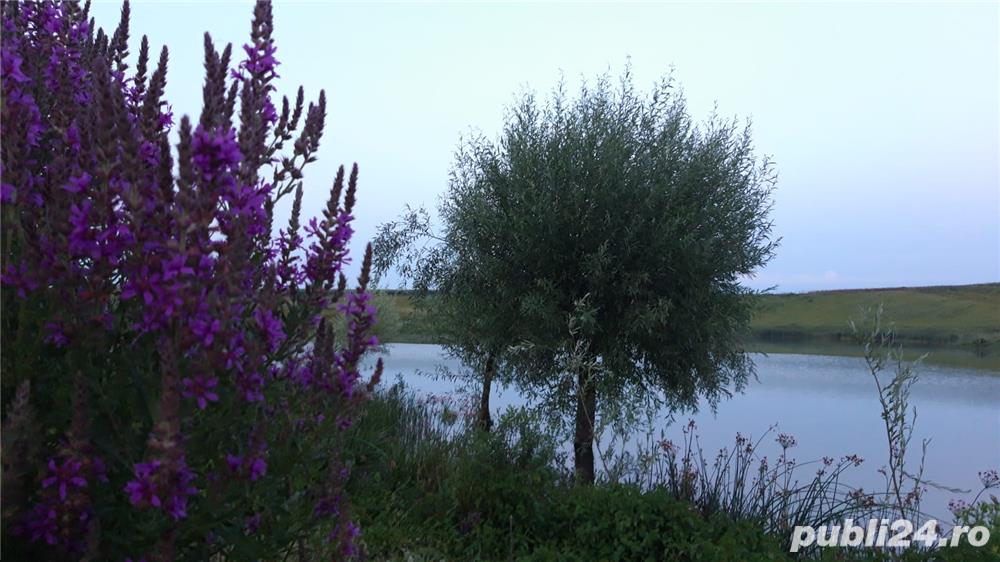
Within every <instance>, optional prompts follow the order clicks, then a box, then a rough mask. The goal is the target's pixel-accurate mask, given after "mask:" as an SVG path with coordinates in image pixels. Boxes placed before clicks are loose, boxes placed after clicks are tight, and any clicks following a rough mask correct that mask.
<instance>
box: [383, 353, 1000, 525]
mask: <svg viewBox="0 0 1000 562" xmlns="http://www.w3.org/2000/svg"><path fill="white" fill-rule="evenodd" d="M382 357H383V359H384V361H385V374H384V376H383V379H382V380H383V381H384V383H383V384H384V385H389V384H392V383H393V382H395V381H396V380H402V381H403V382H404V383H405V384H406V385H407V386H408V387H410V388H412V389H413V390H415V391H416V392H419V393H424V394H436V395H441V394H449V393H455V392H456V391H457V390H458V389H457V386H456V383H455V382H453V381H451V380H447V379H441V378H437V377H435V376H434V373H436V372H440V371H441V370H442V369H449V370H451V371H453V372H457V371H458V370H461V369H462V368H463V366H462V365H461V363H460V362H459V361H457V360H455V359H452V358H449V357H447V356H446V355H445V354H444V353H443V350H442V349H441V347H440V346H436V345H429V344H390V345H388V346H387V352H386V353H385V354H383V355H382ZM753 360H754V362H755V364H756V366H757V373H758V379H759V380H758V381H751V382H750V383H749V384H748V387H747V389H746V391H745V392H744V393H743V394H740V395H735V396H734V397H733V398H732V399H730V400H726V401H723V402H721V403H720V404H719V406H718V409H717V411H716V412H715V413H714V414H713V413H712V412H711V411H710V410H709V409H708V407H707V405H703V407H702V408H701V411H700V412H699V413H697V414H695V415H688V416H685V415H678V416H677V419H676V422H675V423H673V424H668V423H667V419H668V418H667V416H666V413H664V415H663V416H662V417H661V418H660V419H658V421H657V422H656V426H655V427H654V432H655V433H656V434H657V435H659V431H660V430H663V431H664V432H665V433H666V435H667V437H668V438H670V439H672V440H674V441H675V442H680V441H681V437H682V433H681V426H683V425H685V424H686V422H687V421H688V419H694V420H695V422H696V424H697V427H698V435H699V439H700V442H701V445H702V448H703V450H704V451H705V456H706V458H708V460H709V461H711V459H712V458H713V457H714V453H715V452H716V451H717V450H718V449H719V448H721V447H724V446H725V447H730V448H731V446H732V444H733V440H734V438H735V436H736V433H737V432H740V433H742V434H743V435H749V436H751V437H752V438H756V437H758V436H760V435H762V434H764V432H766V431H767V430H768V428H769V427H771V426H772V425H777V426H778V427H777V432H781V433H786V434H791V435H793V436H794V437H795V439H796V441H797V445H796V446H795V447H794V448H793V449H791V451H790V456H791V457H794V458H795V459H797V460H798V461H800V462H804V461H810V460H817V459H820V458H821V457H823V456H830V457H836V458H840V457H841V456H843V455H848V454H857V455H860V456H861V457H862V458H864V459H865V462H864V464H862V465H861V466H860V467H858V468H852V469H849V471H848V472H847V473H846V480H847V481H848V482H849V483H850V484H851V485H852V486H858V487H864V488H865V490H868V491H871V490H873V489H883V487H884V480H883V477H882V476H881V475H880V474H878V472H877V469H878V468H879V467H881V466H883V465H884V464H885V463H886V460H887V452H886V445H885V441H886V438H885V431H884V426H883V422H882V419H881V416H880V409H879V404H878V397H877V392H876V390H875V387H874V382H873V380H872V377H871V374H870V373H869V372H868V370H867V369H866V367H865V364H864V361H863V360H862V359H859V358H855V357H834V356H823V355H795V354H771V355H763V354H754V355H753ZM918 373H919V380H918V381H917V382H916V383H915V384H914V386H913V388H912V391H911V402H912V405H913V406H916V409H917V419H916V424H915V426H916V430H915V432H914V437H913V441H912V442H911V445H910V453H909V454H910V455H911V456H912V459H913V462H914V463H916V462H918V461H919V456H920V441H921V440H922V439H930V440H931V442H930V444H929V446H928V451H927V458H926V463H925V472H924V476H925V478H927V479H929V480H931V481H933V482H937V483H940V484H943V485H946V486H949V487H952V488H963V489H967V490H969V489H971V490H974V491H978V490H979V488H980V483H979V477H978V475H977V473H978V472H979V471H983V470H988V469H1000V376H998V375H1000V373H997V372H990V371H980V370H973V369H960V368H952V367H944V366H937V365H921V366H920V367H919V368H918ZM510 405H515V406H520V405H525V400H524V399H523V398H522V397H521V396H520V395H519V394H518V393H517V392H516V391H515V390H514V389H504V388H498V389H494V392H493V395H492V397H491V406H492V409H493V410H494V412H498V411H500V410H503V409H506V408H507V407H508V406H510ZM494 418H496V415H494ZM777 432H775V433H774V434H773V435H772V436H769V438H768V439H769V442H768V441H765V442H764V443H763V444H762V448H761V451H760V453H761V454H765V455H768V456H769V457H771V458H774V457H775V456H776V455H777V453H779V452H780V447H779V446H778V445H777V443H775V442H774V441H773V437H776V436H777ZM567 449H568V445H567ZM813 468H814V467H806V468H803V469H802V470H803V472H802V473H801V475H800V478H801V479H803V480H805V479H808V478H810V477H811V476H812V472H811V471H812V469H813ZM993 491H994V492H996V490H993ZM952 498H965V499H967V500H968V499H971V498H969V497H968V496H963V495H961V494H955V493H952V492H948V491H943V490H937V489H933V488H932V489H930V490H929V491H928V492H927V495H926V496H925V499H924V502H923V505H922V508H923V510H924V511H925V512H927V513H929V514H930V515H932V516H934V517H936V518H938V519H940V520H942V521H943V522H944V521H950V520H951V514H950V512H949V511H948V509H947V504H948V501H949V499H952Z"/></svg>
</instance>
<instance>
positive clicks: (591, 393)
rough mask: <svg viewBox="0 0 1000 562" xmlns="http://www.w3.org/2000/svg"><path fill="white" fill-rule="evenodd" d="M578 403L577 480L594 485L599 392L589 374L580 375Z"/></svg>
mask: <svg viewBox="0 0 1000 562" xmlns="http://www.w3.org/2000/svg"><path fill="white" fill-rule="evenodd" d="M577 382H578V383H579V386H578V390H577V402H576V433H575V434H574V436H573V460H574V461H575V469H576V479H577V481H578V482H580V483H582V484H586V485H590V484H593V483H594V423H595V421H596V416H597V391H596V390H595V389H594V385H593V384H592V382H591V380H590V375H589V373H583V372H581V373H578V374H577Z"/></svg>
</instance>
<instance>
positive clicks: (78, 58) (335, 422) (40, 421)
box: [0, 1, 378, 560]
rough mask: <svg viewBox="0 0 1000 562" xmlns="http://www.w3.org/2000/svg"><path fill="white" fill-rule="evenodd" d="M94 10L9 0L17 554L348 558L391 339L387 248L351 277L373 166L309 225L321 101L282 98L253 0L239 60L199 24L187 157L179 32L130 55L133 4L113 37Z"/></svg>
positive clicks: (5, 351)
mask: <svg viewBox="0 0 1000 562" xmlns="http://www.w3.org/2000/svg"><path fill="white" fill-rule="evenodd" d="M86 10H87V9H86V7H84V8H81V7H80V6H79V5H78V4H77V3H74V2H33V3H17V2H4V3H3V8H2V16H3V22H2V25H3V41H2V48H3V75H2V83H3V100H2V104H3V105H2V120H3V124H4V142H3V149H2V172H3V177H2V186H0V187H2V189H0V192H2V193H0V198H2V203H3V208H2V213H3V226H2V241H3V244H2V268H3V288H2V295H0V296H2V307H3V308H2V310H3V314H2V320H0V321H2V328H3V341H2V358H3V359H2V361H3V362H2V373H3V377H2V385H3V416H4V425H3V453H4V454H3V460H4V472H3V499H4V505H3V524H4V528H3V555H4V557H5V558H7V557H10V558H17V559H28V558H29V557H33V558H34V559H45V560H59V559H80V558H88V559H100V560H111V559H113V560H123V559H125V558H126V557H140V556H148V557H150V558H154V559H170V560H173V559H178V560H185V559H187V560H206V559H209V558H213V559H237V560H249V559H261V558H263V559H276V558H279V557H283V556H286V555H287V554H289V553H290V552H291V551H292V550H293V549H294V550H296V551H297V552H298V553H299V555H302V556H320V555H322V554H323V553H327V552H338V553H339V554H341V555H350V554H351V553H352V552H353V550H354V546H353V538H354V537H355V536H356V534H357V528H356V526H355V524H354V523H353V522H352V521H351V513H350V509H349V506H348V504H347V502H346V498H345V497H344V493H343V483H344V480H345V477H346V476H347V474H348V472H349V468H350V463H349V462H348V460H347V459H345V458H344V457H343V456H342V455H341V448H340V443H341V435H342V429H344V428H346V427H348V426H349V425H350V424H351V423H352V419H353V417H354V416H355V412H356V410H357V407H358V406H359V404H360V403H361V401H362V400H363V399H364V398H365V396H366V395H367V390H368V389H369V388H370V386H371V384H373V383H374V382H375V380H377V370H378V368H376V377H375V380H372V381H371V382H370V383H369V384H368V385H366V384H365V382H366V381H363V380H361V378H360V371H359V367H358V361H359V359H360V358H361V356H362V354H363V353H364V352H365V351H366V350H367V349H368V348H369V347H370V346H372V345H374V344H375V343H377V342H375V341H374V340H373V339H372V338H370V337H369V333H370V330H371V327H372V325H373V324H374V309H373V308H372V306H371V305H370V303H369V296H368V294H367V293H366V292H365V290H366V285H367V277H368V274H367V272H368V269H369V267H370V251H369V253H368V254H366V257H365V262H364V265H363V268H362V270H363V273H362V275H361V278H360V279H359V282H358V288H357V290H355V291H347V290H346V279H345V278H344V276H343V274H342V273H341V269H342V267H343V265H344V263H345V262H346V261H347V245H348V243H349V241H350V239H351V234H352V230H351V221H352V220H353V217H352V215H351V212H352V207H353V205H354V201H355V190H356V185H357V167H355V168H354V169H353V170H352V172H351V173H350V175H349V177H346V176H345V173H344V170H343V168H341V170H340V173H339V174H338V176H337V179H336V180H335V182H334V186H333V190H332V193H331V195H330V199H329V202H328V204H327V208H326V209H325V211H324V213H323V217H322V218H321V220H316V219H313V220H312V221H310V222H309V224H308V226H306V227H305V228H304V229H301V228H300V223H299V219H300V217H299V214H300V208H301V198H302V188H303V182H302V170H303V168H304V166H305V165H306V164H307V163H310V162H312V161H314V160H315V158H316V157H315V154H316V151H317V149H318V147H319V141H320V137H321V135H322V131H323V122H324V118H325V112H326V104H325V98H324V95H323V94H322V93H321V94H320V96H319V100H318V101H317V102H315V103H309V104H308V106H305V105H304V100H303V92H302V89H301V88H300V89H299V92H298V96H297V97H296V99H295V100H294V101H293V102H291V103H289V101H288V99H287V98H285V99H282V101H281V106H280V110H279V109H278V108H277V106H276V105H275V103H274V102H273V101H272V92H273V90H274V85H273V80H274V78H275V77H276V76H277V75H276V73H275V67H276V66H277V64H278V62H277V60H276V59H275V52H276V49H275V45H274V41H273V40H272V38H271V31H272V27H273V22H272V17H271V8H270V5H269V4H268V3H267V2H263V1H261V2H258V3H257V5H256V6H255V8H254V12H253V23H252V26H251V37H250V41H249V42H248V43H247V44H246V45H244V47H243V51H244V52H245V57H244V59H243V60H242V61H241V62H240V63H239V64H238V65H237V66H236V67H235V68H233V69H230V68H229V67H230V59H231V55H232V48H231V45H229V46H226V47H225V48H224V49H222V51H221V52H220V51H218V50H216V48H215V46H214V45H213V43H212V41H211V38H210V37H209V36H208V35H207V34H206V36H205V70H206V79H205V86H204V92H203V99H204V108H203V110H202V113H201V116H200V119H198V120H197V122H192V121H191V120H189V119H188V117H186V116H185V117H183V118H182V119H181V120H180V125H179V128H178V130H177V138H178V139H179V142H178V144H177V146H176V151H174V150H172V148H171V146H170V144H169V142H168V136H169V135H170V134H171V133H170V131H171V128H172V124H173V115H172V113H171V112H170V109H169V105H167V102H166V101H165V100H164V99H163V92H164V87H165V84H166V79H167V60H168V53H167V50H166V48H164V49H163V50H162V52H161V54H160V56H159V59H158V62H155V64H152V65H151V63H152V62H153V61H152V59H151V58H150V48H149V43H148V40H147V39H146V38H145V37H143V39H142V43H141V47H140V50H139V53H138V57H137V60H136V65H135V69H134V72H132V71H130V69H129V62H128V61H129V51H128V48H129V47H128V40H129V11H130V8H129V5H128V4H127V3H126V4H125V5H124V6H123V8H122V19H121V22H120V23H119V25H118V28H117V29H116V30H115V31H114V32H113V33H111V34H107V33H105V32H104V31H103V30H102V29H97V30H95V29H93V28H92V26H91V23H90V21H89V19H88V18H89V16H88V14H87V11H86ZM151 69H152V72H151V73H149V72H148V71H149V70H151ZM300 125H301V128H300ZM293 139H294V141H293ZM288 143H291V146H290V149H291V150H290V151H287V152H283V149H284V147H285V145H286V144H288ZM292 194H294V203H293V206H292V213H291V217H290V219H289V222H288V227H287V228H286V229H284V230H282V231H281V232H280V234H279V236H277V237H272V224H273V221H274V218H275V217H274V216H273V209H274V206H275V203H276V202H277V201H278V200H279V199H281V198H282V197H284V196H286V195H292ZM301 230H305V233H304V234H302V233H300V231H301ZM338 303H339V304H338ZM335 308H336V310H337V312H336V313H335V314H337V315H339V316H338V318H337V323H338V324H339V323H340V322H341V321H342V320H343V319H344V318H345V317H346V320H347V322H346V324H347V328H346V331H345V333H344V334H343V335H342V336H338V337H337V338H335V337H334V335H333V331H334V330H333V329H332V328H331V325H332V323H331V321H329V320H328V317H329V316H330V314H334V313H333V311H334V309H335ZM328 311H330V313H328ZM335 341H336V342H341V343H338V344H336V345H335Z"/></svg>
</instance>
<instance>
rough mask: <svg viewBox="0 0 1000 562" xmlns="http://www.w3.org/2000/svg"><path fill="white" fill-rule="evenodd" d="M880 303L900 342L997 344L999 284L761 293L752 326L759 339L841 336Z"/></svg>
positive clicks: (963, 344) (999, 315)
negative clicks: (850, 322) (862, 310)
mask: <svg viewBox="0 0 1000 562" xmlns="http://www.w3.org/2000/svg"><path fill="white" fill-rule="evenodd" d="M880 302H881V303H882V304H883V306H884V307H885V318H886V319H888V320H891V321H892V322H893V323H894V324H895V327H896V335H897V337H898V338H899V339H900V340H901V341H903V342H904V343H914V344H924V345H934V346H995V345H998V344H1000V283H989V284H982V285H955V286H936V287H899V288H887V289H854V290H839V291H818V292H812V293H792V294H774V295H766V296H763V297H761V306H760V310H759V311H758V313H757V315H756V316H755V317H754V320H753V323H752V327H753V331H754V334H755V335H756V336H757V337H758V338H761V339H765V340H777V341H789V340H796V339H803V338H824V339H838V340H839V339H845V338H846V337H847V336H848V335H849V334H850V327H849V326H848V320H850V319H851V318H857V317H858V315H859V310H860V308H861V307H864V306H876V305H878V304H879V303H880Z"/></svg>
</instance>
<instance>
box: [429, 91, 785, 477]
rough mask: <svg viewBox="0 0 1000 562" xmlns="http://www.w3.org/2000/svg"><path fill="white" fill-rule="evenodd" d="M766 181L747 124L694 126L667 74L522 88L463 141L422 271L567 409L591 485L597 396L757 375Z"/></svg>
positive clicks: (707, 389) (655, 393)
mask: <svg viewBox="0 0 1000 562" xmlns="http://www.w3.org/2000/svg"><path fill="white" fill-rule="evenodd" d="M775 180H776V176H775V173H774V171H773V168H772V166H771V164H770V161H769V160H768V159H766V158H764V159H758V158H757V157H756V156H755V154H754V150H753V145H752V141H751V134H750V128H749V125H747V126H744V127H741V126H739V124H738V123H737V122H736V121H733V120H725V119H720V118H718V117H717V116H714V115H713V116H712V117H710V118H709V119H708V120H707V121H705V122H704V123H701V124H696V123H695V122H694V120H693V119H692V118H691V117H690V115H689V114H688V112H687V107H686V103H685V99H684V97H683V95H681V94H680V93H679V92H678V91H677V89H676V87H675V85H674V83H673V82H672V81H671V80H670V79H669V78H664V79H662V80H661V81H659V82H658V83H657V84H656V85H655V86H654V88H653V89H652V91H651V92H650V93H648V94H642V93H639V92H637V91H636V89H635V87H634V84H633V78H632V76H631V75H630V73H629V72H628V71H626V73H625V74H624V75H622V76H621V78H620V79H619V80H618V81H617V82H615V81H613V80H611V79H609V77H608V76H602V77H600V78H599V79H598V80H596V82H594V83H593V84H584V85H583V86H582V87H581V89H580V91H579V93H578V95H577V96H575V97H571V96H569V95H568V94H567V92H566V90H565V88H564V87H563V86H562V85H560V86H559V87H558V88H557V89H556V90H555V91H554V92H553V93H552V96H551V98H550V99H549V100H548V101H547V102H546V103H540V102H539V101H538V100H537V99H536V96H535V95H534V94H530V93H529V94H526V95H524V96H523V97H522V98H520V99H519V101H518V102H517V103H516V104H515V105H514V106H513V107H511V108H510V110H509V111H508V114H507V117H506V124H505V126H504V129H503V131H502V133H501V135H500V137H499V139H497V140H496V141H491V140H489V139H487V138H485V137H483V136H477V137H473V138H471V139H468V140H466V141H465V142H463V143H462V145H461V147H460V149H459V151H458V153H457V155H456V162H455V166H454V169H453V172H452V176H451V181H450V185H449V189H448V192H447V195H446V196H445V198H444V200H443V202H442V205H441V208H440V213H441V218H442V224H443V229H442V230H443V233H442V234H441V235H440V236H439V238H440V240H441V243H440V244H439V245H438V246H436V249H435V256H434V259H431V260H426V261H425V262H423V263H424V267H423V268H422V269H423V271H425V272H426V271H430V269H429V266H430V264H433V267H434V268H436V269H434V272H433V274H432V275H430V276H429V278H430V279H432V280H436V281H437V283H438V285H439V286H440V287H441V288H442V289H444V290H443V291H442V298H441V299H440V301H441V306H448V303H449V302H450V303H452V306H454V304H453V303H455V302H461V303H462V304H461V306H460V307H456V308H454V309H453V310H456V311H460V312H461V314H462V316H459V317H457V318H454V319H453V321H452V322H453V323H454V325H456V326H472V327H475V329H473V330H470V332H469V333H470V334H478V335H479V337H482V338H485V339H489V340H490V341H492V342H493V343H494V345H496V344H503V356H504V361H505V365H506V367H507V368H506V369H505V371H504V373H505V377H506V378H507V379H508V380H509V381H510V382H514V383H516V384H518V385H519V386H520V387H521V388H522V389H524V390H525V391H526V392H527V393H528V394H529V395H534V396H536V397H539V398H541V399H542V400H543V403H545V404H548V405H550V406H551V407H553V408H554V409H557V410H559V411H562V412H567V409H572V408H573V407H574V405H575V410H576V437H575V439H574V443H575V452H576V461H577V469H578V473H579V475H580V476H581V478H582V479H583V480H585V481H592V480H593V477H594V473H593V453H592V445H593V430H594V423H595V416H596V411H597V410H598V409H600V410H601V411H602V413H605V414H608V415H611V414H613V413H614V412H612V410H621V409H628V408H629V407H631V406H635V405H637V404H641V403H655V404H657V405H658V404H662V403H666V404H667V405H669V406H671V407H675V408H677V407H680V408H695V407H696V406H697V404H698V400H699V398H700V397H705V398H707V399H708V401H709V402H710V403H711V404H712V405H713V406H714V404H715V403H716V402H717V401H718V400H719V399H720V398H722V397H725V396H727V395H728V394H729V393H730V392H731V391H732V390H739V389H741V388H742V386H743V385H744V384H745V382H746V381H747V379H748V377H749V376H751V375H752V373H753V364H752V362H751V361H750V360H749V358H748V357H747V356H746V354H745V353H744V352H743V349H742V346H741V341H742V337H743V336H744V335H745V334H746V331H747V329H748V326H749V321H750V317H751V314H752V309H753V301H752V299H751V298H749V297H751V296H752V295H753V294H754V291H753V290H751V289H749V288H747V287H745V286H744V285H742V284H741V282H740V281H741V279H742V278H743V277H744V276H747V275H752V274H753V273H754V272H755V271H756V270H757V269H758V268H760V267H761V266H762V265H764V264H765V263H766V262H767V261H768V260H769V259H770V258H771V257H772V255H773V253H774V250H775V247H776V243H777V241H776V240H775V239H774V238H773V237H772V236H771V222H770V219H769V212H770V208H771V192H772V189H773V187H774V185H775ZM449 296H451V297H460V301H456V300H455V299H454V298H451V299H450V298H449ZM463 318H464V320H463ZM598 399H599V400H598ZM567 413H568V412H567Z"/></svg>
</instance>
